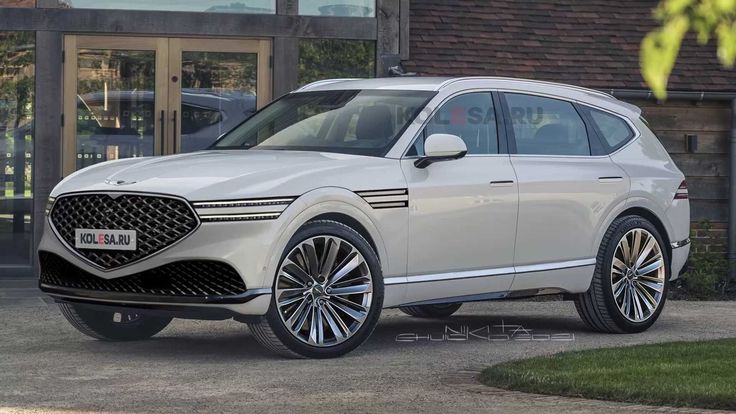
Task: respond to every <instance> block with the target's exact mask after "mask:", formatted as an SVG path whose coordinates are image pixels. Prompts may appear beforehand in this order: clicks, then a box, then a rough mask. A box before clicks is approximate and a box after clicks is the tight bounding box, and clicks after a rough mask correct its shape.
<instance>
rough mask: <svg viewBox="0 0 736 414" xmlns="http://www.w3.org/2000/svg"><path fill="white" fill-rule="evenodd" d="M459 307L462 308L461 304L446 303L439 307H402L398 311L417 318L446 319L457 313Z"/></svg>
mask: <svg viewBox="0 0 736 414" xmlns="http://www.w3.org/2000/svg"><path fill="white" fill-rule="evenodd" d="M461 306H463V304H462V303H446V304H441V305H417V306H402V307H400V308H399V310H400V311H402V312H404V313H405V314H407V315H409V316H414V317H417V318H446V317H448V316H450V315H452V314H453V313H455V312H457V310H458V309H460V307H461Z"/></svg>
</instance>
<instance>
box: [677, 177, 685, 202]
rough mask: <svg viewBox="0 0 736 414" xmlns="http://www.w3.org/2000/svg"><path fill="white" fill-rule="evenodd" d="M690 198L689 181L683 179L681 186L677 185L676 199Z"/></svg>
mask: <svg viewBox="0 0 736 414" xmlns="http://www.w3.org/2000/svg"><path fill="white" fill-rule="evenodd" d="M687 199H688V192H687V181H685V180H682V183H681V184H680V186H679V187H677V191H675V200H687Z"/></svg>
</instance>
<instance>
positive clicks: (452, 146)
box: [414, 134, 468, 168]
mask: <svg viewBox="0 0 736 414" xmlns="http://www.w3.org/2000/svg"><path fill="white" fill-rule="evenodd" d="M467 153H468V147H466V146H465V141H463V140H462V138H460V137H459V136H457V135H451V134H432V135H430V136H429V137H427V139H426V140H425V141H424V156H423V157H420V158H419V159H418V160H416V161H414V166H415V167H417V168H427V167H428V166H429V165H430V164H433V163H435V162H439V161H450V160H457V159H460V158H462V157H464V156H465V154H467Z"/></svg>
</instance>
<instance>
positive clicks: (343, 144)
mask: <svg viewBox="0 0 736 414" xmlns="http://www.w3.org/2000/svg"><path fill="white" fill-rule="evenodd" d="M433 95H434V93H433V92H427V91H391V90H332V91H324V92H300V93H292V94H289V95H286V96H284V97H283V98H281V99H279V100H277V101H276V102H274V103H272V104H271V105H268V106H267V107H265V108H264V109H263V110H261V111H259V112H257V113H256V114H255V115H253V116H252V117H250V118H249V119H248V120H247V121H245V122H244V123H243V124H241V125H240V126H238V127H237V128H235V129H234V130H232V131H230V132H229V133H227V134H226V135H225V136H223V137H222V138H221V139H220V140H219V141H217V142H216V143H215V145H214V146H213V147H212V148H214V149H221V148H234V149H254V150H293V151H321V152H340V153H347V154H356V155H373V156H382V155H383V154H385V153H386V151H388V150H389V149H390V148H391V146H392V145H393V144H394V141H395V140H396V139H397V138H398V136H399V135H400V134H401V133H402V132H403V131H404V129H406V127H407V126H408V125H409V123H410V122H411V121H413V120H414V118H415V117H416V116H417V114H418V113H419V112H420V111H421V110H422V108H424V105H425V104H426V103H427V101H428V100H429V99H430V98H431V97H432V96H433Z"/></svg>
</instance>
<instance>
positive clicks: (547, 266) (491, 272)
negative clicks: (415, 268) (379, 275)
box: [383, 258, 595, 285]
mask: <svg viewBox="0 0 736 414" xmlns="http://www.w3.org/2000/svg"><path fill="white" fill-rule="evenodd" d="M593 265H595V258H592V259H582V260H569V261H565V262H553V263H540V264H534V265H525V266H510V267H497V268H494V269H480V270H469V271H462V272H448V273H433V274H428V275H414V276H407V277H389V278H386V279H384V280H383V284H384V285H398V284H409V283H424V282H439V281H445V280H457V279H471V278H476V277H490V276H500V275H512V274H521V273H532V272H545V271H550V270H560V269H570V268H574V267H583V266H593Z"/></svg>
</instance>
